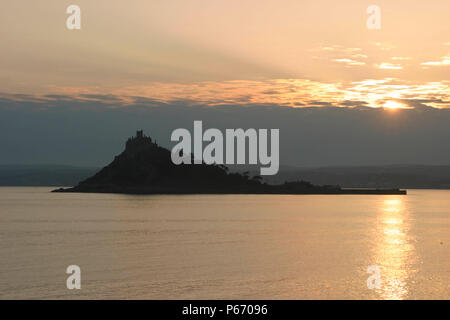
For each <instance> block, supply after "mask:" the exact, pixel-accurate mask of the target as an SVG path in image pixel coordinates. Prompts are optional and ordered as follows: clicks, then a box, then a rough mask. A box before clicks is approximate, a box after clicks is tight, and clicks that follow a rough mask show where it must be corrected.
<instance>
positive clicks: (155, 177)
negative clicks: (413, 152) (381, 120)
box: [55, 131, 404, 194]
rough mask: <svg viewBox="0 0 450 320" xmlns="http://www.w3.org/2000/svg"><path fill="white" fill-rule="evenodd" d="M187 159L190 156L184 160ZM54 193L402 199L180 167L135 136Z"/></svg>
mask: <svg viewBox="0 0 450 320" xmlns="http://www.w3.org/2000/svg"><path fill="white" fill-rule="evenodd" d="M186 156H191V155H186ZM55 192H92V193H100V192H105V193H132V194H193V193H196V194H222V193H223V194H344V193H345V194H349V193H352V194H353V193H358V194H373V193H376V194H380V193H395V194H404V192H403V191H400V190H398V189H389V190H357V191H354V190H343V189H341V188H340V187H339V186H316V185H313V184H311V183H309V182H306V181H300V180H297V181H293V182H285V183H282V184H277V185H269V184H267V183H264V182H261V177H259V176H254V177H250V176H249V175H248V174H246V173H243V174H241V173H236V172H233V173H232V172H229V169H228V168H227V167H226V166H224V165H215V164H213V165H208V164H205V163H201V164H195V165H194V164H181V165H175V164H174V163H173V162H172V160H171V151H169V150H167V149H165V148H163V147H160V146H158V145H157V144H156V143H155V142H153V140H152V139H151V138H150V137H146V136H144V135H143V132H142V131H138V132H137V133H136V136H135V137H132V138H130V139H128V141H127V143H126V146H125V150H124V151H123V152H122V153H121V154H120V155H118V156H116V157H115V158H114V160H113V162H111V163H110V164H109V165H107V166H106V167H104V168H103V169H101V170H100V171H99V172H97V173H96V174H95V175H93V176H92V177H90V178H87V179H86V180H84V181H82V182H80V183H79V184H78V185H76V186H75V187H73V188H69V189H62V188H61V189H58V190H55Z"/></svg>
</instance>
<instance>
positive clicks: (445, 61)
mask: <svg viewBox="0 0 450 320" xmlns="http://www.w3.org/2000/svg"><path fill="white" fill-rule="evenodd" d="M421 65H422V66H432V67H440V66H450V56H447V57H442V60H441V61H431V62H422V63H421Z"/></svg>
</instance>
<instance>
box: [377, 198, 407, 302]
mask: <svg viewBox="0 0 450 320" xmlns="http://www.w3.org/2000/svg"><path fill="white" fill-rule="evenodd" d="M409 232H410V220H409V219H408V210H407V208H406V206H405V202H404V197H402V196H399V197H396V198H392V197H389V198H388V199H384V200H382V201H381V203H380V210H379V214H378V217H377V226H376V235H375V241H376V243H375V259H374V260H375V261H376V264H377V265H378V266H379V267H380V269H381V280H382V285H381V289H379V290H377V293H378V294H379V295H380V297H381V298H383V299H390V300H401V299H405V298H406V297H407V295H408V278H409V277H411V272H413V270H411V268H410V267H409V266H410V265H411V264H412V259H414V245H413V242H412V239H411V235H410V233H409Z"/></svg>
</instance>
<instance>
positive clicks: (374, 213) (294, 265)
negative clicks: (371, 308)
mask: <svg viewBox="0 0 450 320" xmlns="http://www.w3.org/2000/svg"><path fill="white" fill-rule="evenodd" d="M52 189H54V187H53V188H51V187H1V188H0V299H388V300H391V299H395V300H397V299H449V297H450V190H408V195H120V194H81V193H51V192H50V191H51V190H52ZM70 266H76V267H79V273H78V274H77V276H78V278H77V279H78V280H79V283H80V289H76V288H75V289H74V288H73V286H72V287H71V286H70V285H68V282H69V281H68V279H69V278H70V277H71V276H73V274H72V273H71V270H73V267H72V269H70ZM68 268H69V271H70V272H69V273H68ZM72 279H73V278H72Z"/></svg>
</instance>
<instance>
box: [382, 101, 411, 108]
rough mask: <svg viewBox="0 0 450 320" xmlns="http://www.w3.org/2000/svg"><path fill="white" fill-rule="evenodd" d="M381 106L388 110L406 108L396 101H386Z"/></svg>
mask: <svg viewBox="0 0 450 320" xmlns="http://www.w3.org/2000/svg"><path fill="white" fill-rule="evenodd" d="M383 108H386V109H389V110H397V109H405V108H407V107H406V106H405V105H404V104H401V103H399V102H396V101H386V102H385V103H384V104H383Z"/></svg>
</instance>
